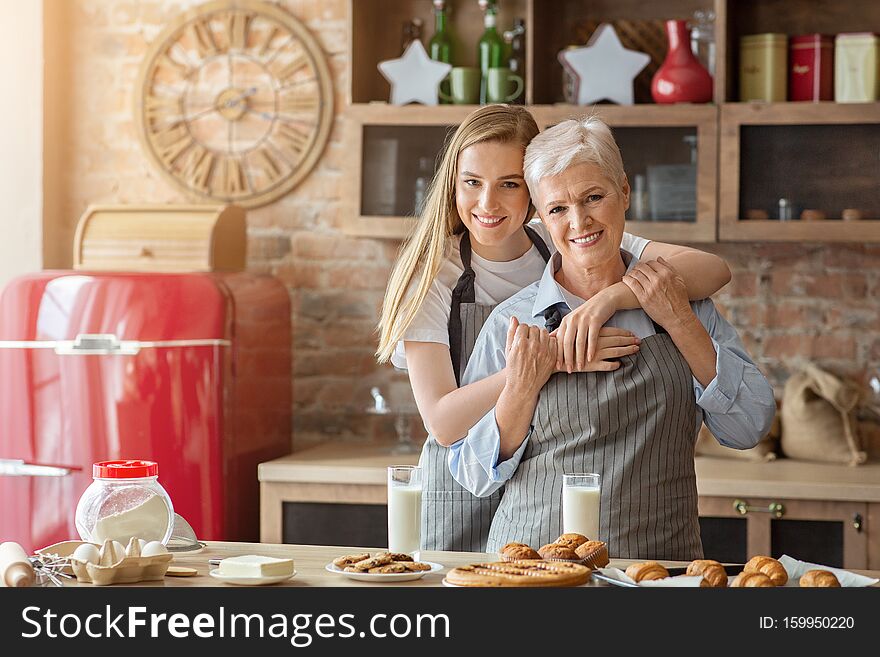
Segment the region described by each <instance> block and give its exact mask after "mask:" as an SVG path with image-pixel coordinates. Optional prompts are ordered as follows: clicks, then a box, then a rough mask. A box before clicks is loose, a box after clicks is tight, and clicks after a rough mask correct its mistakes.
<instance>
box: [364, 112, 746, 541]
mask: <svg viewBox="0 0 880 657" xmlns="http://www.w3.org/2000/svg"><path fill="white" fill-rule="evenodd" d="M537 134H538V126H537V124H536V123H535V119H534V117H532V115H531V114H530V113H529V112H528V111H527V110H526V109H525V108H523V107H517V106H509V105H488V106H485V107H481V108H479V109H477V110H475V111H474V112H472V113H471V114H470V115H469V116H468V117H467V118H466V119H465V120H464V121H463V122H462V124H461V125H460V126H459V127H458V129H457V130H456V131H455V133H454V134H453V135H452V137H451V139H450V140H449V141H448V143H447V146H446V150H445V152H444V154H443V158H442V160H441V162H440V165H439V168H438V170H437V173H436V175H435V177H434V180H433V181H432V183H431V186H430V188H429V190H428V195H427V200H426V204H425V209H424V211H423V213H422V216H421V219H420V221H419V224H418V228H417V229H416V231H415V233H414V234H413V235H412V236H411V237H410V239H409V240H408V241H407V243H406V244H405V246H404V247H403V250H402V252H401V256H400V258H399V260H398V262H397V264H396V265H395V267H394V270H393V271H392V274H391V278H390V281H389V283H388V289H387V292H386V294H385V300H384V304H383V307H382V315H381V319H380V322H379V332H380V340H379V348H378V350H377V352H376V355H377V357H378V359H379V361H380V362H387V361H389V360H390V361H391V362H392V363H393V364H394V365H395V366H396V367H398V368H401V369H407V370H408V371H409V378H410V383H411V385H412V389H413V394H414V396H415V400H416V404H417V406H418V409H419V413H420V414H421V416H422V419H423V421H424V423H425V428H426V429H427V431H428V433H429V437H428V439H427V440H426V441H425V445H424V447H423V449H422V454H421V458H420V461H419V464H420V465H421V466H422V469H423V477H424V479H423V491H422V548H423V549H427V550H464V551H473V552H484V551H485V548H486V541H487V537H488V532H489V527H490V525H491V523H492V517H493V516H494V513H495V510H496V509H497V507H498V503H499V501H500V500H501V495H502V494H503V490H498V491H497V492H496V493H494V494H493V495H491V496H490V497H483V498H478V497H475V496H474V495H472V494H471V493H470V492H468V491H467V490H466V489H464V488H463V487H461V486H460V485H459V484H458V483H457V482H456V481H455V480H454V479H453V478H452V475H451V474H450V472H449V468H448V467H447V462H446V461H447V449H446V448H447V447H448V446H449V445H451V444H453V443H454V442H456V441H457V440H459V439H461V438H462V437H463V436H465V435H466V434H467V432H468V430H469V429H470V428H471V427H472V426H473V425H474V424H476V422H477V421H478V420H479V419H480V418H482V417H483V416H484V415H485V414H486V413H487V412H488V411H489V410H490V409H491V408H493V407H494V406H495V404H496V402H497V401H498V397H499V395H500V394H501V390H502V388H503V387H504V382H505V376H506V372H505V370H501V371H499V372H497V373H496V374H494V375H492V376H490V377H487V378H485V379H483V380H481V381H475V382H473V383H471V384H470V385H467V386H464V387H461V388H459V381H460V379H461V375H462V373H463V372H464V370H465V366H466V365H467V361H468V359H469V357H470V354H471V351H472V350H473V347H474V343H475V342H476V338H477V335H478V334H479V332H480V328H481V327H482V325H483V322H485V320H486V318H487V317H488V316H489V313H490V312H491V311H492V309H493V308H494V307H495V306H496V305H497V304H498V303H500V302H501V301H503V300H505V299H507V298H508V297H510V296H512V295H513V294H515V293H516V292H519V291H520V290H521V289H522V288H524V287H526V286H527V285H530V284H531V283H533V282H535V281H537V280H538V279H539V278H540V277H541V274H542V273H543V270H544V267H545V264H546V262H547V260H549V258H550V256H551V255H552V253H553V252H554V251H555V248H554V246H553V243H552V241H551V240H550V237H549V233H548V232H547V230H546V228H545V227H544V226H543V224H541V223H540V222H539V221H534V222H530V221H529V219H530V218H531V217H532V215H533V214H534V207H533V205H532V203H531V200H530V198H529V192H528V189H527V188H526V185H525V181H524V178H523V156H524V153H525V148H526V146H527V145H528V144H529V142H530V141H531V140H532V139H533V138H534V137H535V136H536V135H537ZM625 203H626V205H627V206H628V204H629V198H628V197H627V198H626V199H625ZM585 241H586V242H588V241H589V240H588V239H587V240H585ZM621 248H622V249H623V250H625V251H627V252H628V253H631V254H632V255H633V257H634V258H635V259H637V260H642V261H647V260H654V259H656V258H658V257H662V258H664V259H665V260H667V261H668V262H669V263H670V264H671V265H673V266H674V267H675V268H676V269H677V270H678V272H679V273H680V274H681V276H682V277H683V278H684V280H685V283H686V284H687V291H688V296H689V297H690V298H691V299H703V298H706V297H708V296H709V295H711V294H713V293H714V292H716V291H717V290H719V289H720V288H721V287H723V286H724V285H726V284H727V282H728V281H729V280H730V270H729V269H728V267H727V265H726V264H725V263H724V261H723V260H721V259H720V258H718V257H716V256H714V255H711V254H707V253H703V252H701V251H696V250H694V249H688V248H684V247H679V246H674V245H669V244H662V243H657V242H648V241H647V240H644V239H641V238H638V237H635V236H633V235H630V234H628V233H625V234H624V236H623V240H622V243H621ZM639 266H642V265H639ZM638 307H640V306H639V302H638V299H637V298H636V296H635V295H634V294H633V292H632V291H631V290H630V289H629V288H628V287H627V286H626V285H625V284H623V283H618V284H616V285H612V286H610V287H609V288H606V289H605V290H603V291H602V293H601V294H597V295H595V296H594V297H592V298H590V299H588V300H587V302H586V303H584V304H583V305H582V306H580V307H579V308H578V309H577V310H576V311H574V312H571V313H569V314H567V315H566V316H565V318H564V319H563V320H562V323H561V324H560V326H559V328H558V329H557V330H556V331H555V332H554V336H555V338H556V340H557V343H558V344H559V362H558V364H557V366H558V367H559V369H561V370H564V371H567V372H584V371H612V370H614V369H617V367H618V366H619V364H618V363H617V362H615V361H614V360H613V359H615V358H618V357H620V356H624V355H629V354H632V353H635V352H636V351H637V350H638V348H639V346H638V345H639V340H638V338H636V337H635V336H634V335H633V334H632V333H630V332H629V331H625V330H621V329H615V328H612V327H603V325H604V323H605V322H606V321H608V319H609V318H610V317H611V316H612V315H613V314H614V313H615V312H616V311H617V310H619V309H624V308H638Z"/></svg>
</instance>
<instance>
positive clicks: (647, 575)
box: [626, 561, 669, 582]
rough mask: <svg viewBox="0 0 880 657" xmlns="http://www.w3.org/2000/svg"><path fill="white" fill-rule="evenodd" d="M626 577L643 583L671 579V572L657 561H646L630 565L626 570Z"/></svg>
mask: <svg viewBox="0 0 880 657" xmlns="http://www.w3.org/2000/svg"><path fill="white" fill-rule="evenodd" d="M626 576H627V577H629V578H631V579H632V580H633V581H635V582H642V581H645V580H651V579H663V578H664V577H669V571H668V570H666V568H664V567H663V566H662V565H661V564H659V563H657V562H656V561H644V562H642V563H633V564H630V565H629V566H628V567H627V569H626Z"/></svg>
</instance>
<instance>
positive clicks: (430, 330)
mask: <svg viewBox="0 0 880 657" xmlns="http://www.w3.org/2000/svg"><path fill="white" fill-rule="evenodd" d="M528 226H529V228H531V229H533V230H534V231H535V232H536V233H537V234H538V235H539V236H540V237H541V239H543V240H544V243H545V244H546V245H547V248H548V249H549V250H550V254H551V255H552V254H554V253H555V252H556V247H554V246H553V240H551V239H550V233H549V232H548V231H547V228H546V226H544V224H543V223H541V222H540V221H531V222H529V224H528ZM460 242H461V235H455V236H454V237H453V238H452V247H451V248H450V252H449V254H448V255H447V256H446V258H445V259H444V261H443V264H442V265H440V271H439V272H437V277H436V278H435V279H434V282H433V283H432V284H431V287H430V289H429V290H428V294H427V296H426V297H425V300H424V301H423V302H422V307H421V308H419V312H418V313H416V316H415V317H414V318H413V321H412V324H410V325H409V328H408V329H407V330H406V332H405V333H404V334H403V339H402V340H401V341H399V342H398V343H397V347H396V348H395V350H394V354H393V355H392V356H391V363H392V364H393V365H394V367H396V368H398V369H402V370H405V369H406V349H405V347H404V344H403V342H404V341H405V340H409V341H411V342H438V343H440V344H444V345H446V346H447V347H448V346H449V310H450V308H451V307H452V290H453V289H455V285H456V283H457V282H458V279H459V277H460V276H461V275H462V273H463V272H464V267H463V266H462V264H461V251H460V250H459V243H460ZM646 246H648V240H646V239H644V238H642V237H636V236H635V235H631V234H630V233H624V234H623V239H622V240H621V243H620V248H622V249H623V250H624V251H627V252H629V253H632V254H633V256H634V257H635V258H636V259H641V257H642V251H644V250H645V247H646ZM545 266H546V263H545V262H544V258H542V257H541V254H540V253H539V252H538V249H537V248H536V247H535V246H534V245H532V248H531V249H529V250H528V251H526V252H525V254H523V255H521V256H520V257H519V258H517V259H516V260H509V261H507V262H496V261H494V260H486V259H485V258H481V257H480V256H478V255H477V254H476V253H474V252H473V251H471V267H472V268H473V270H474V273H475V274H476V280H475V281H474V292H475V293H476V302H477V303H478V304H481V305H486V306H493V305H496V304H499V303H501V302H502V301H504V300H505V299H507V298H509V297H512V296H513V295H514V294H516V293H517V292H519V291H520V290H521V289H523V288H524V287H526V286H527V285H531V284H532V283H534V282H535V281H537V280H538V279H540V278H541V275H542V274H543V273H544V267H545Z"/></svg>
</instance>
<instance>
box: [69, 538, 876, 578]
mask: <svg viewBox="0 0 880 657" xmlns="http://www.w3.org/2000/svg"><path fill="white" fill-rule="evenodd" d="M380 550H381V548H354V547H331V546H323V545H277V544H267V543H225V542H213V541H211V542H208V543H207V544H206V547H205V548H203V549H202V550H200V551H199V552H194V553H187V554H182V553H178V554H175V556H174V561H172V563H171V565H173V566H186V567H189V568H195V569H196V570H198V575H196V576H192V577H169V576H166V577H165V579H164V580H162V581H158V582H139V583H137V584H128V585H122V584H116V585H115V586H149V587H208V586H232V585H230V584H225V583H224V582H221V581H220V580H217V579H214V578H213V577H211V576H210V575H209V574H208V572H209V571H210V570H211V569H212V568H216V566H211V565H209V564H208V560H209V559H222V558H225V557H232V556H237V555H242V554H260V555H264V556H269V557H284V558H288V559H293V561H294V568H295V569H296V575H295V576H294V577H293V578H292V579H290V580H288V581H286V582H282V583H280V584H273V585H272V586H290V587H303V586H361V587H363V586H387V584H374V583H372V582H362V581H357V580H352V579H349V578H347V577H344V576H342V575H338V574H335V573H329V572H327V571H326V570H324V567H325V566H326V565H327V564H328V563H330V562H331V561H333V559H335V558H336V557H339V556H342V555H344V554H355V553H357V552H378V551H380ZM421 558H422V560H423V561H433V562H435V563H440V564H443V566H445V568H444V569H443V570H442V571H439V572H436V573H428V574H427V575H425V576H424V577H422V578H421V579H417V580H411V581H408V582H397V583H395V584H394V586H418V587H425V586H443V584H442V581H443V578H444V577H445V576H446V573H447V572H448V571H449V570H450V569H452V568H455V567H457V566H465V565H467V564H470V563H479V562H484V561H497V560H498V555H495V554H484V553H479V552H430V551H426V552H423V553H422V557H421ZM631 563H632V561H630V560H625V559H613V560H612V561H611V565H612V566H615V567H618V568H621V569H625V568H626V567H627V566H628V565H629V564H631ZM661 563H663V564H664V565H666V566H670V567H672V566H685V565H687V563H688V562H682V561H662V562H661ZM856 572H859V573H861V574H863V575H868V576H870V577H878V578H880V571H868V570H858V571H856ZM590 585H595V586H607V585H606V584H604V583H599V582H596V583H591V584H590ZM67 586H92V585H91V584H84V583H83V584H81V583H79V582H77V581H76V580H73V581H72V582H70V583H68V584H67ZM247 588H250V587H247Z"/></svg>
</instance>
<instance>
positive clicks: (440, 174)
mask: <svg viewBox="0 0 880 657" xmlns="http://www.w3.org/2000/svg"><path fill="white" fill-rule="evenodd" d="M537 134H538V124H537V123H536V122H535V118H534V117H533V116H532V115H531V114H530V113H529V111H528V110H527V109H525V108H524V107H520V106H516V105H486V106H485V107H481V108H479V109H477V110H474V111H473V112H471V113H470V114H469V115H468V116H467V118H465V120H464V121H463V122H462V123H461V125H459V126H458V129H457V130H456V131H455V133H453V135H452V137H451V138H450V139H448V140H447V143H446V148H445V150H444V153H443V158H442V160H441V161H440V166H439V167H438V169H437V173H436V174H435V176H434V179H433V180H432V181H431V185H430V187H429V188H428V194H427V197H426V199H425V208H424V210H423V211H422V215H421V217H420V218H419V222H418V224H417V226H416V229H415V231H414V232H413V234H412V235H411V236H410V237H409V238H408V239H407V241H406V242H405V244H404V245H403V247H402V248H401V252H400V256H399V258H398V259H397V263H396V264H395V265H394V269H393V270H392V271H391V278H390V279H389V281H388V288H387V290H386V291H385V300H384V302H383V303H382V315H381V317H380V319H379V326H378V330H379V348H378V349H377V350H376V357H377V359H378V360H379V362H380V363H385V362H387V361H388V360H389V359H390V358H391V355H392V354H393V353H394V349H395V347H396V345H397V342H398V341H399V340H400V339H401V337H402V336H403V334H404V332H405V331H406V330H407V329H408V328H409V325H410V324H411V323H412V320H413V318H414V317H415V316H416V313H417V312H418V311H419V308H421V306H422V303H423V302H424V300H425V297H426V296H427V294H428V290H429V289H430V287H431V283H433V282H434V278H435V277H436V276H437V272H438V271H440V266H441V265H442V264H443V258H444V257H445V256H446V253H447V247H448V244H449V238H450V237H452V236H453V235H458V234H460V233H463V232H464V231H465V230H466V228H465V225H464V224H463V223H462V221H461V217H459V216H458V210H457V209H456V206H455V181H456V177H457V176H458V156H459V154H460V153H461V152H462V151H463V150H464V149H466V148H468V147H469V146H473V145H474V144H479V143H480V142H485V141H498V142H502V143H514V144H518V145H520V146H522V149H523V154H525V148H526V146H528V144H529V142H530V141H531V140H532V139H533V138H534V137H535V135H537ZM533 213H534V208H533V206H532V205H531V203H529V209H528V211H527V212H526V215H525V217H523V221H524V222H525V220H526V219H527V218H528V217H530V216H531V215H532V214H533ZM414 279H415V281H414ZM411 287H412V290H413V291H412V293H411V294H408V290H410V288H411Z"/></svg>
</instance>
